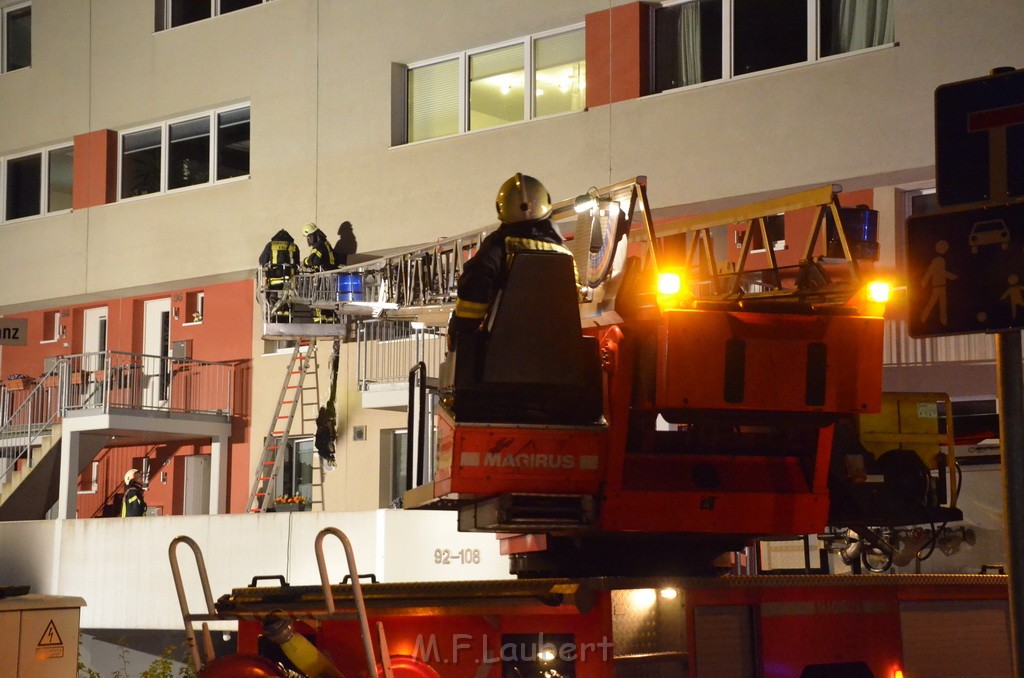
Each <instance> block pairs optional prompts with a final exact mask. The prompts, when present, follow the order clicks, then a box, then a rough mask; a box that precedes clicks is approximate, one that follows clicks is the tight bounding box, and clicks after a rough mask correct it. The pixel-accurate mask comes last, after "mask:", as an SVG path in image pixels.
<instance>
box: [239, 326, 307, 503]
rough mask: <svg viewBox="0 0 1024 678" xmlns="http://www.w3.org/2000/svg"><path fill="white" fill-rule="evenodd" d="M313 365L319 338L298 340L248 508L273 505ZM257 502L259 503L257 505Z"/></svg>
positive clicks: (256, 474) (271, 423)
mask: <svg viewBox="0 0 1024 678" xmlns="http://www.w3.org/2000/svg"><path fill="white" fill-rule="evenodd" d="M303 349H305V350H303ZM310 364H312V365H313V367H314V370H315V367H316V341H315V340H312V341H310V340H307V339H300V340H298V341H297V342H296V343H295V350H294V351H292V356H291V360H290V361H289V363H288V370H287V372H286V373H285V378H284V383H283V384H282V386H281V392H280V394H279V396H278V400H277V406H276V408H275V410H274V415H273V417H272V418H271V421H270V426H269V429H268V431H267V436H266V438H265V439H264V443H263V452H262V454H261V455H260V460H259V463H258V464H257V467H256V469H255V472H254V474H253V483H252V487H251V489H250V492H249V500H248V502H247V503H246V510H247V511H250V512H256V511H266V510H267V509H268V508H269V507H270V506H271V502H272V501H273V497H272V494H273V492H271V489H272V487H273V486H274V484H275V481H276V480H277V477H278V474H279V473H280V471H281V468H282V466H283V464H284V454H285V451H286V450H287V448H288V443H289V441H290V440H291V428H292V422H293V421H294V419H295V413H296V411H297V409H298V406H299V402H300V401H301V400H302V398H303V384H304V382H305V378H306V375H307V373H308V372H309V366H310ZM297 368H298V369H297ZM314 374H315V371H314ZM293 380H294V383H293ZM289 391H294V393H292V394H291V398H290V399H289V398H288V395H289ZM285 405H288V406H289V407H288V414H287V416H284V415H282V414H281V412H282V410H283V409H284V406H285ZM282 419H285V420H286V421H285V422H284V424H283V425H281V420H282ZM268 467H269V470H268ZM254 504H255V505H256V506H255V508H254Z"/></svg>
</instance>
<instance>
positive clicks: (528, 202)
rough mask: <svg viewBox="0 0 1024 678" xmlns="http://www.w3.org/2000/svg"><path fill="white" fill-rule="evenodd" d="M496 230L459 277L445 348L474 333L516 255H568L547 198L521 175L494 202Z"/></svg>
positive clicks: (507, 183) (538, 186)
mask: <svg viewBox="0 0 1024 678" xmlns="http://www.w3.org/2000/svg"><path fill="white" fill-rule="evenodd" d="M494 202H495V207H496V208H497V210H498V219H499V220H500V221H501V226H499V227H498V229H497V230H496V231H494V232H493V233H491V234H490V235H488V236H487V237H486V238H484V241H483V243H481V245H480V249H479V250H478V251H477V253H476V255H475V256H474V257H473V258H472V259H470V260H469V261H467V262H466V265H465V266H464V267H463V269H462V275H461V276H459V289H458V297H457V298H456V300H455V312H454V313H452V317H451V320H450V321H449V323H448V347H449V348H454V347H455V346H456V337H457V336H458V334H459V333H460V332H465V331H474V330H476V329H477V328H479V326H480V323H481V321H482V320H483V319H484V316H485V315H486V314H487V309H488V308H490V305H491V302H492V301H493V300H494V296H495V294H496V293H497V291H498V289H499V288H500V287H501V286H502V285H503V284H504V281H505V274H506V268H507V266H508V262H509V259H511V257H512V255H513V254H515V253H516V252H522V251H525V250H533V251H537V250H546V251H551V252H560V253H563V254H565V255H566V256H572V254H571V253H570V252H569V250H567V249H566V248H565V247H564V246H563V245H562V242H563V240H562V235H561V233H559V232H558V229H557V228H555V225H554V224H553V223H552V222H551V220H550V219H549V218H548V217H549V216H551V194H550V193H548V189H546V188H545V187H544V184H542V183H541V182H540V181H538V180H537V179H535V178H533V177H531V176H528V175H526V174H522V173H516V174H514V175H512V176H511V177H509V179H508V180H507V181H505V183H503V184H502V185H501V188H500V189H498V196H497V198H496V199H495V201H494Z"/></svg>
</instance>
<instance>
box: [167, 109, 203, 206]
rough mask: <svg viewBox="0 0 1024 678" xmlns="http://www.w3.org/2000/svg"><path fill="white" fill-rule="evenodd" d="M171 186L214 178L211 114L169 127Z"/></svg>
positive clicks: (188, 184)
mask: <svg viewBox="0 0 1024 678" xmlns="http://www.w3.org/2000/svg"><path fill="white" fill-rule="evenodd" d="M168 136H169V142H168V149H167V161H168V168H167V188H168V189H171V188H181V187H182V186H194V185H195V184H205V183H206V182H208V181H209V180H210V116H208V115H207V116H205V117H202V118H197V119H196V120H187V121H185V122H176V123H172V124H171V125H170V126H169V130H168Z"/></svg>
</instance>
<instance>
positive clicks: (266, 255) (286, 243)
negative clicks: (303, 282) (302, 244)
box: [260, 229, 299, 281]
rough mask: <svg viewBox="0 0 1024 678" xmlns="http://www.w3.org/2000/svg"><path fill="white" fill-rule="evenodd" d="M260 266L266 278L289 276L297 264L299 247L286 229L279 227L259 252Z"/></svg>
mask: <svg viewBox="0 0 1024 678" xmlns="http://www.w3.org/2000/svg"><path fill="white" fill-rule="evenodd" d="M260 266H262V267H263V268H264V270H265V271H266V273H267V279H268V280H270V281H275V280H279V279H283V278H289V277H291V276H292V275H294V274H295V271H296V269H297V268H298V266H299V247H298V245H296V244H295V241H294V240H293V239H292V236H291V235H289V233H288V231H286V230H284V229H281V230H280V231H278V232H277V233H275V234H274V237H273V238H271V239H270V242H268V243H267V245H266V247H264V248H263V252H262V253H261V254H260Z"/></svg>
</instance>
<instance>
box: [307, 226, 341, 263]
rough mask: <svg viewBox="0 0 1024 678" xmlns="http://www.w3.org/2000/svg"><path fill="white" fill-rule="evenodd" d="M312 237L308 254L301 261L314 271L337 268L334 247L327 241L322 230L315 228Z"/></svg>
mask: <svg viewBox="0 0 1024 678" xmlns="http://www.w3.org/2000/svg"><path fill="white" fill-rule="evenodd" d="M313 237H314V240H313V242H312V243H310V250H309V254H308V255H306V258H305V259H303V260H302V263H303V264H305V265H306V266H307V267H309V268H311V269H313V270H314V271H333V270H334V269H336V268H338V265H337V264H336V263H335V261H334V248H333V247H331V243H329V242H328V241H327V236H326V235H324V232H323V231H321V230H317V231H316V233H315V235H314V236H313Z"/></svg>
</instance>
